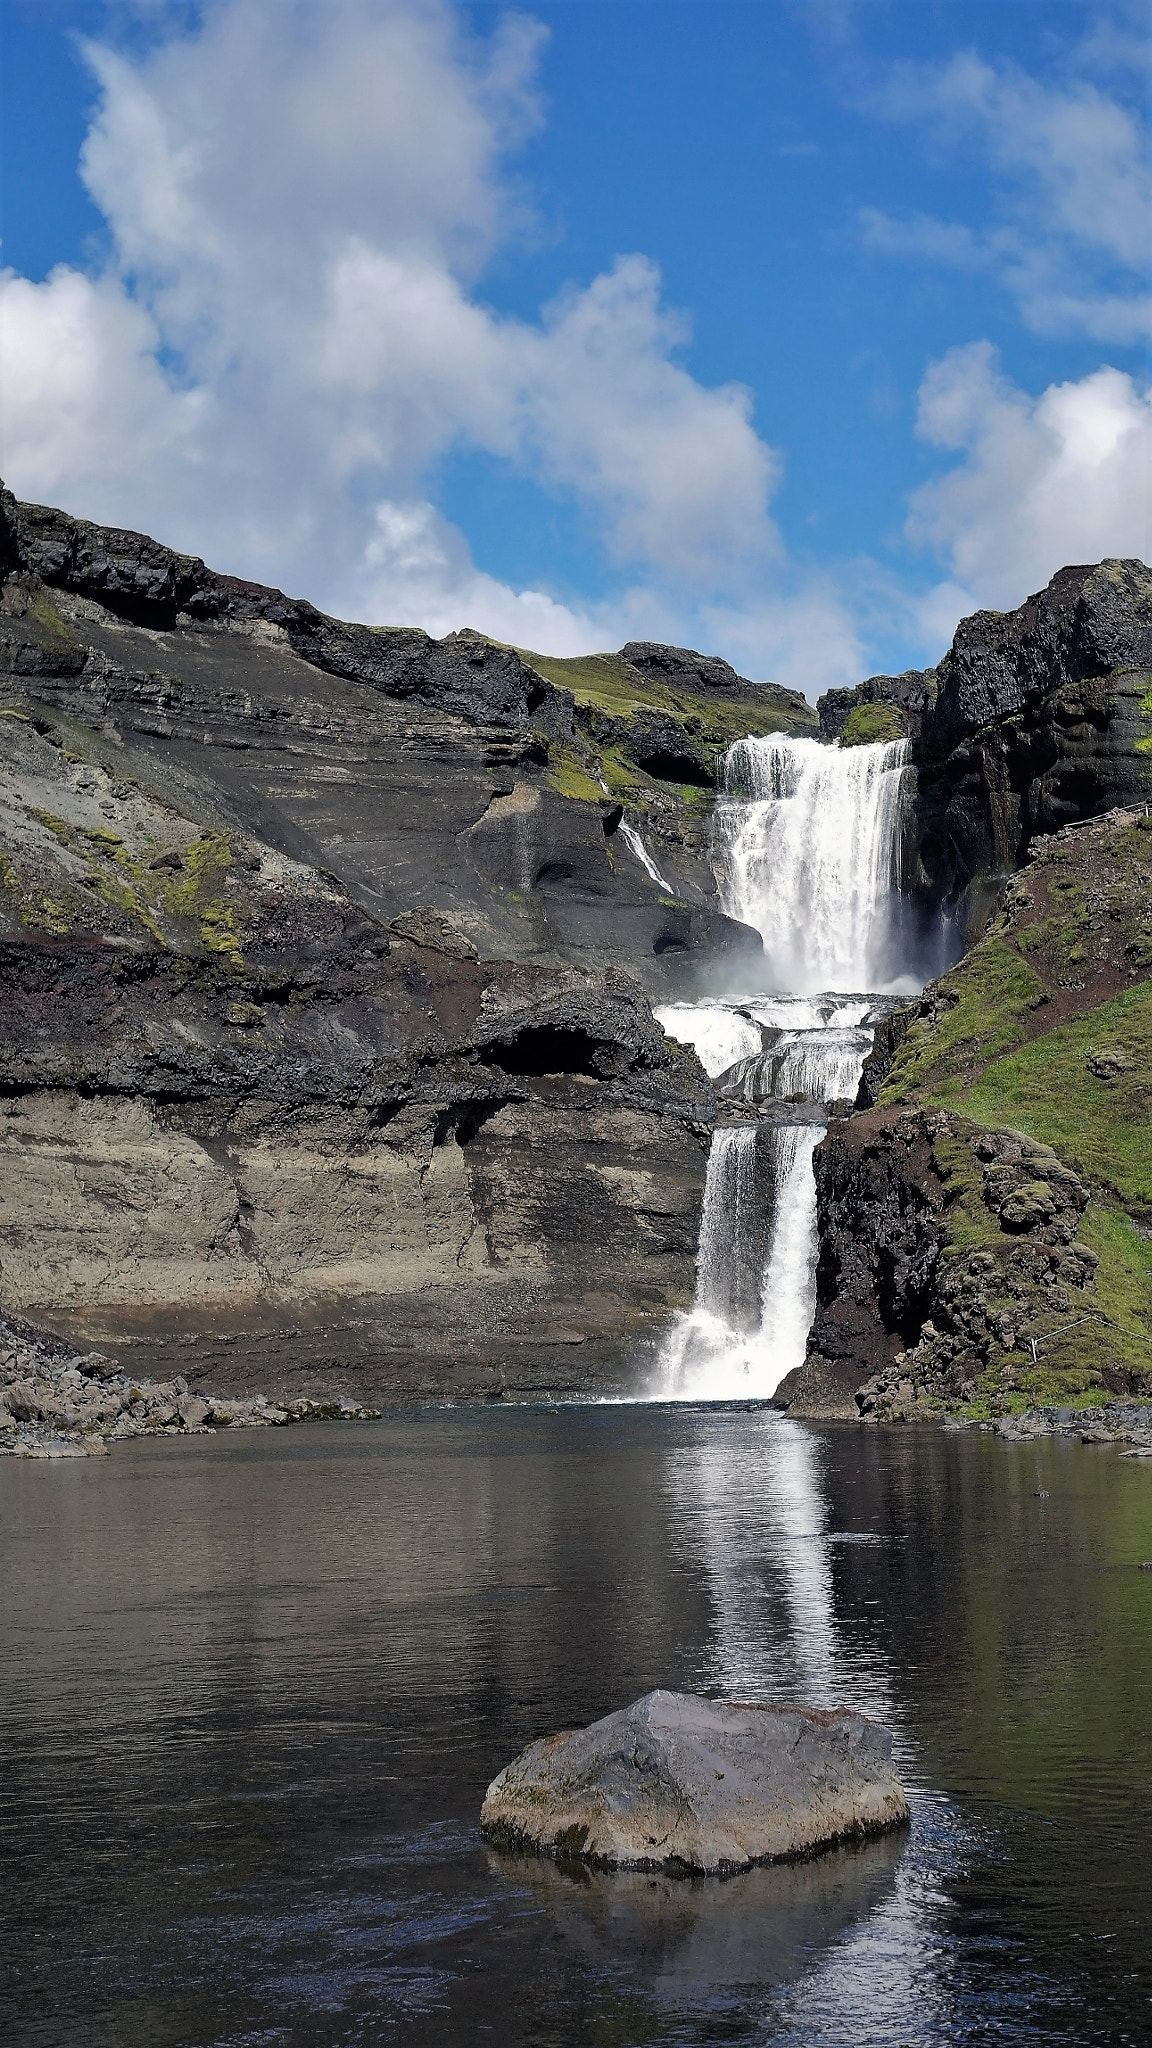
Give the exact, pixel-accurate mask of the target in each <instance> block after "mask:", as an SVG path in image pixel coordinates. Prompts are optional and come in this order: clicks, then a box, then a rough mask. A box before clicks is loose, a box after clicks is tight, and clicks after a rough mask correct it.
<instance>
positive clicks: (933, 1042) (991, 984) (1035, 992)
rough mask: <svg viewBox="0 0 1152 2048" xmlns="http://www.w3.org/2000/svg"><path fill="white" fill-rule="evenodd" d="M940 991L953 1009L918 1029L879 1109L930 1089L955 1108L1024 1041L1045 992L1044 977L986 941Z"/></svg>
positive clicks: (896, 1063)
mask: <svg viewBox="0 0 1152 2048" xmlns="http://www.w3.org/2000/svg"><path fill="white" fill-rule="evenodd" d="M939 986H940V994H941V997H942V998H943V1000H944V1002H946V1003H947V1004H948V1007H947V1008H946V1009H943V1010H942V1012H941V1014H940V1015H939V1016H938V1017H937V1020H936V1022H935V1023H932V1024H930V1023H928V1022H927V1021H926V1020H918V1021H917V1022H916V1023H915V1024H913V1026H912V1028H911V1030H910V1031H909V1033H908V1036H907V1038H906V1039H905V1041H904V1043H903V1045H902V1046H901V1047H900V1050H899V1052H898V1053H897V1055H896V1058H895V1060H894V1061H893V1063H892V1070H891V1072H890V1074H889V1076H888V1079H887V1082H886V1083H885V1086H884V1090H883V1092H882V1094H881V1096H880V1102H881V1104H887V1103H896V1102H903V1101H905V1100H906V1099H907V1097H908V1096H909V1094H910V1093H911V1092H912V1091H913V1090H916V1091H920V1090H923V1089H926V1088H927V1089H930V1090H931V1093H932V1099H933V1100H935V1101H939V1102H941V1103H947V1104H949V1105H950V1106H953V1107H955V1106H956V1105H957V1098H958V1096H959V1094H960V1092H961V1090H962V1088H963V1086H964V1082H965V1080H966V1079H969V1078H971V1077H973V1076H974V1075H975V1073H976V1072H977V1071H978V1070H979V1069H980V1068H981V1067H983V1066H984V1065H985V1064H986V1062H988V1061H989V1060H993V1059H995V1058H997V1057H998V1056H999V1055H1000V1054H1002V1053H1005V1052H1007V1051H1009V1050H1010V1048H1011V1047H1012V1046H1014V1045H1016V1044H1018V1043H1019V1042H1020V1040H1021V1039H1022V1038H1023V1037H1024V1035H1025V1026H1026V1020H1027V1018H1028V1015H1029V1012H1030V1009H1031V1007H1032V1005H1033V1004H1034V1003H1035V1001H1036V999H1037V998H1038V997H1041V996H1042V995H1043V994H1044V984H1043V982H1042V981H1041V980H1040V977H1039V975H1038V974H1036V973H1035V972H1034V971H1033V969H1032V968H1031V967H1030V966H1029V965H1028V962H1027V961H1026V960H1022V959H1021V958H1020V956H1019V954H1018V953H1016V952H1015V951H1014V949H1013V948H1012V947H1011V946H1008V945H1006V944H1005V943H1004V941H1003V940H1002V939H985V940H983V941H982V943H981V944H980V945H979V946H978V947H977V948H976V949H975V951H974V952H972V953H970V954H969V955H968V957H967V959H965V960H963V961H962V962H961V964H960V966H959V967H956V968H953V970H952V972H951V974H946V975H945V976H944V978H943V980H942V981H941V982H940V985H939ZM968 1114H969V1115H976V1112H975V1111H971V1110H970V1111H969V1112H968ZM977 1121H980V1119H979V1117H977Z"/></svg>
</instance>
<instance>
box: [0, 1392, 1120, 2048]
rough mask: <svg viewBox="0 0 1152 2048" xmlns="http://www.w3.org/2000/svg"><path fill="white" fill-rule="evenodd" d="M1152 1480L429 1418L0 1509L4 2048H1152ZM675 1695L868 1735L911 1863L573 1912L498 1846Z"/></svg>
mask: <svg viewBox="0 0 1152 2048" xmlns="http://www.w3.org/2000/svg"><path fill="white" fill-rule="evenodd" d="M1145 1559H1152V1468H1150V1467H1149V1465H1148V1464H1147V1463H1143V1464H1142V1463H1139V1462H1136V1461H1125V1460H1123V1459H1121V1458H1119V1457H1117V1455H1116V1454H1115V1452H1114V1451H1112V1450H1086V1449H1082V1448H1081V1447H1080V1446H1079V1445H1077V1444H1069V1443H1067V1442H1059V1441H1052V1440H1044V1441H1041V1442H1039V1443H1035V1444H1029V1445H1027V1446H1021V1445H1011V1444H1006V1443H1003V1442H1002V1441H1000V1440H999V1439H995V1438H991V1437H986V1436H979V1435H971V1434H956V1435H950V1434H945V1433H944V1432H940V1431H936V1430H929V1429H923V1430H917V1429H907V1428H906V1429H894V1430H881V1429H871V1430H863V1429H854V1428H852V1427H850V1426H841V1427H839V1428H837V1427H835V1426H829V1427H828V1428H826V1429H819V1428H813V1427H810V1426H809V1427H805V1426H804V1425H801V1424H797V1423H792V1422H789V1421H788V1419H787V1418H786V1417H784V1416H780V1415H777V1414H774V1413H773V1412H772V1411H771V1410H769V1409H766V1408H761V1409H752V1410H747V1411H742V1410H739V1409H734V1408H733V1409H723V1408H714V1409H700V1408H691V1407H685V1406H675V1405H671V1406H658V1405H652V1406H647V1407H645V1406H636V1407H630V1408H619V1407H615V1408H610V1407H603V1408H562V1409H532V1408H520V1409H509V1410H507V1411H501V1410H500V1409H496V1410H472V1411H465V1410H457V1411H452V1410H443V1409H442V1410H427V1411H415V1412H408V1413H406V1414H404V1415H396V1416H393V1417H388V1418H385V1419H384V1420H382V1421H380V1422H378V1423H369V1424H364V1425H351V1424H343V1425H341V1424H328V1425H324V1424H314V1425H302V1426H299V1427H297V1428H294V1429H291V1430H276V1431H267V1432H264V1433H261V1434H253V1433H250V1432H244V1433H237V1434H236V1435H235V1436H233V1437H229V1436H228V1435H226V1434H221V1435H218V1436H216V1437H214V1438H213V1437H204V1438H197V1439H193V1440H192V1441H189V1442H178V1441H171V1440H167V1439H165V1440H159V1441H155V1442H138V1443H134V1444H130V1445H125V1446H123V1447H120V1448H118V1449H117V1450H116V1451H115V1452H114V1453H113V1455H112V1456H110V1457H109V1458H108V1459H106V1460H100V1461H95V1460H86V1461H83V1462H78V1463H70V1462H59V1463H27V1464H23V1463H17V1462H15V1461H13V1462H11V1463H10V1464H9V1465H8V1466H7V1467H6V1468H5V1470H4V1474H3V1490H2V1493H0V1586H2V1588H3V1594H2V1598H3V1604H4V1625H3V1629H2V1632H0V1665H2V1682H0V1702H2V1707H0V1711H2V1725H3V1756H4V1769H3V1780H2V1789H0V1828H2V1839H3V1862H4V1884H3V1890H2V1893H0V1899H2V1903H0V1923H2V1925H3V1930H4V1938H3V1943H2V1951H0V1973H2V1977H3V1990H2V1991H0V2014H3V2015H4V2016H5V2019H6V2024H5V2025H3V2026H0V2033H2V2034H3V2038H4V2039H5V2041H11V2042H12V2043H13V2044H19V2048H241V2044H245V2048H254V2044H260V2048H264V2044H267V2048H273V2044H277V2048H278V2044H290V2048H333V2044H337V2043H340V2044H343V2043H356V2044H363V2048H376V2044H378V2043H379V2044H386V2043H392V2042H396V2043H400V2044H421V2048H423V2044H432V2043H437V2044H445V2043H447V2044H453V2043H456V2042H461V2043H463V2042H473V2041H475V2040H477V2039H490V2040H492V2041H494V2042H499V2043H509V2044H521V2043H523V2044H528V2043H532V2044H537V2048H571V2044H587V2048H603V2044H607V2043H611V2044H612V2048H631V2044H637V2048H639V2044H649V2043H665V2042H669V2043H672V2042H675V2043H682V2044H691V2048H695V2044H698V2043H712V2042H741V2043H765V2044H766V2043H788V2044H797V2048H799V2044H803V2048H821V2044H836V2048H846V2044H852V2048H873V2044H876V2048H880V2044H893V2048H896V2044H900V2048H916V2044H921V2043H925V2044H927V2043H932V2044H936V2043H957V2042H987V2041H993V2040H994V2041H996V2042H1001V2043H1030V2044H1037V2048H1039V2044H1049V2043H1054V2042H1067V2043H1076V2044H1083V2043H1085V2042H1095V2041H1099V2042H1134V2043H1135V2042H1146V2041H1148V2040H1149V2039H1150V2038H1152V2004H1150V1998H1152V1972H1150V1966H1149V1955H1148V1920H1149V1908H1148V1899H1149V1890H1150V1885H1152V1772H1149V1769H1148V1746H1149V1736H1150V1732H1152V1730H1150V1719H1152V1572H1141V1571H1140V1570H1139V1569H1138V1566H1139V1564H1140V1563H1141V1561H1143V1560H1145ZM657 1685H664V1686H672V1687H677V1688H681V1689H689V1690H690V1689H700V1690H705V1691H711V1690H720V1691H726V1692H735V1693H737V1694H743V1695H745V1696H748V1697H751V1698H773V1697H776V1698H790V1697H795V1696H797V1695H800V1696H802V1697H803V1698H805V1699H807V1700H811V1701H817V1702H821V1701H823V1702H826V1703H831V1702H835V1701H845V1702H850V1703H851V1704H853V1705H856V1706H860V1707H863V1708H865V1709H867V1710H869V1711H871V1712H874V1713H877V1714H879V1715H881V1716H882V1717H883V1718H884V1719H885V1720H886V1721H887V1722H888V1723H889V1724H890V1725H891V1726H892V1727H893V1728H894V1730H895V1731H896V1741H897V1748H898V1752H899V1758H900V1765H901V1769H902V1772H903V1774H904V1777H905V1781H906V1783H907V1785H908V1787H909V1790H910V1794H911V1800H912V1808H913V1822H912V1826H911V1829H910V1831H909V1832H908V1834H907V1835H901V1836H898V1837H894V1838H890V1839H888V1840H886V1841H883V1842H880V1843H877V1844H873V1845H871V1846H869V1847H868V1848H866V1849H864V1850H858V1851H855V1852H843V1853H838V1854H834V1855H832V1856H830V1857H827V1858H820V1859H817V1860H815V1861H814V1862H811V1863H808V1864H801V1865H799V1866H786V1867H778V1868H776V1869H770V1870H764V1871H754V1872H750V1873H748V1874H747V1876H746V1877H742V1878H736V1879H732V1880H730V1881H728V1882H727V1883H725V1884H721V1883H718V1882H710V1883H696V1884H692V1883H685V1882H679V1883H677V1882H676V1881H673V1880H669V1881H664V1880H657V1879H651V1878H643V1879H631V1878H626V1877H625V1878H618V1879H610V1878H604V1877H597V1878H593V1879H592V1880H591V1881H590V1882H589V1883H587V1884H580V1883H575V1882H573V1881H572V1880H571V1879H569V1878H567V1877H564V1876H562V1875H560V1874H559V1873H558V1872H556V1871H555V1870H553V1869H551V1868H549V1867H548V1866H545V1865H539V1864H536V1865H533V1864H516V1863H507V1862H502V1861H500V1860H499V1859H498V1858H496V1857H494V1856H492V1855H490V1854H489V1853H488V1852H487V1851H486V1850H485V1849H484V1847H483V1845H482V1844H481V1841H480V1837H479V1833H478V1828H477V1817H478V1814H479V1808H480V1802H481V1799H482V1797H483V1793H484V1789H485V1786H486V1785H487V1783H488V1781H489V1779H490V1778H491V1777H492V1776H493V1775H494V1773H495V1771H496V1770H497V1769H498V1768H499V1767H500V1766H501V1765H502V1764H503V1763H505V1762H507V1761H508V1759H509V1758H510V1757H511V1756H512V1755H513V1754H515V1752H516V1751H517V1750H518V1749H519V1748H520V1747H521V1746H522V1745H523V1744H524V1742H525V1741H527V1740H528V1739H529V1738H530V1737H531V1736H532V1735H534V1734H535V1733H537V1732H539V1731H540V1730H544V1729H553V1728H558V1727H562V1726H564V1725H565V1724H571V1723H573V1722H584V1721H588V1720H590V1719H592V1718H594V1717H596V1716H598V1715H600V1714H602V1713H604V1712H606V1711H608V1710H609V1709H611V1708H614V1707H616V1706H619V1705H620V1704H621V1703H622V1702H624V1701H627V1700H630V1699H633V1698H635V1697H636V1696H637V1695H639V1694H641V1693H643V1692H645V1691H646V1690H648V1689H649V1688H651V1687H653V1686H657Z"/></svg>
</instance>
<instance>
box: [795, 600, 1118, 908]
mask: <svg viewBox="0 0 1152 2048" xmlns="http://www.w3.org/2000/svg"><path fill="white" fill-rule="evenodd" d="M1150 681H1152V571H1150V570H1149V569H1148V567H1147V566H1146V565H1145V564H1144V563H1143V562H1140V561H1136V560H1123V561H1122V560H1109V561H1104V562H1099V563H1096V564H1093V565H1091V566H1088V567H1085V568H1067V569H1061V570H1060V571H1059V573H1058V574H1057V575H1056V576H1054V577H1053V578H1052V581H1051V583H1049V584H1048V586H1047V588H1046V589H1045V590H1042V591H1038V592H1037V593H1036V594H1035V595H1034V596H1032V597H1030V598H1028V599H1027V601H1026V602H1025V603H1024V604H1022V605H1021V606H1019V608H1018V609H1017V610H1016V611H1013V612H1004V613H1002V612H976V613H975V614H974V615H973V616H972V617H971V618H968V619H964V620H962V621H961V623H960V625H959V626H958V627H957V629H956V634H955V637H954V639H953V642H952V646H951V648H950V650H949V652H948V653H947V654H946V655H945V656H944V659H943V661H942V662H940V664H939V665H938V667H936V668H934V669H925V670H924V671H923V672H916V671H911V672H909V673H907V674H905V675H902V676H873V677H871V678H870V679H869V681H867V682H865V683H861V684H860V685H859V686H858V688H857V689H855V690H833V691H829V692H828V693H827V695H826V696H824V697H822V698H821V700H820V704H819V706H818V710H819V715H820V722H821V730H822V731H823V732H824V733H825V734H826V735H827V736H828V737H829V738H830V739H836V738H839V737H840V735H841V734H842V733H843V732H844V729H845V726H846V725H847V723H848V721H849V719H850V718H852V717H857V718H858V717H859V716H860V715H861V713H862V711H863V709H864V708H865V707H868V706H879V705H889V706H892V707H894V708H895V709H896V710H897V711H898V712H899V714H900V716H901V718H902V719H903V721H904V722H905V725H906V729H907V731H908V732H909V733H911V734H912V735H913V736H914V737H915V738H916V741H917V746H916V756H915V758H916V763H917V768H918V794H917V797H916V805H915V811H916V829H915V841H916V844H915V849H914V859H913V862H912V868H913V871H914V872H915V870H916V868H917V867H918V870H919V880H918V884H917V887H918V888H919V890H920V892H921V893H922V894H923V895H925V896H926V897H927V898H928V899H929V901H930V902H931V903H933V904H936V905H943V906H944V907H945V908H947V909H948V910H949V911H956V910H957V909H958V907H962V906H963V904H964V902H965V900H966V899H967V900H968V901H969V903H970V907H971V909H972V910H973V911H974V912H975V913H976V916H977V919H978V917H979V915H980V914H981V912H982V910H983V908H984V907H985V905H984V903H983V900H982V896H981V887H982V883H983V882H984V881H987V880H990V879H992V878H995V877H997V876H1000V875H1003V874H1005V873H1007V872H1008V871H1010V870H1011V869H1013V868H1015V867H1018V866H1019V865H1020V864H1021V862H1022V861H1023V860H1024V858H1025V857H1026V854H1027V851H1028V847H1029V844H1030V842H1031V840H1032V838H1033V837H1034V836H1035V835H1036V834H1038V833H1050V832H1056V831H1059V829H1060V828H1061V827H1062V826H1063V825H1067V824H1071V823H1075V822H1077V821H1078V820H1080V819H1084V818H1088V817H1094V816H1097V815H1099V814H1100V813H1101V812H1104V811H1108V810H1111V809H1113V808H1114V807H1116V806H1118V805H1128V804H1136V803H1142V802H1143V801H1145V800H1146V799H1147V798H1148V796H1149V794H1150V793H1152V775H1150V773H1149V764H1148V760H1147V756H1146V754H1142V753H1141V752H1140V751H1139V750H1138V745H1137V743H1138V742H1140V741H1144V740H1146V739H1147V738H1148V736H1149V730H1150V722H1149V719H1148V716H1147V713H1146V712H1145V711H1144V709H1143V708H1142V707H1143V705H1144V703H1145V701H1146V698H1147V693H1148V689H1149V683H1150ZM974 885H975V887H974Z"/></svg>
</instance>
